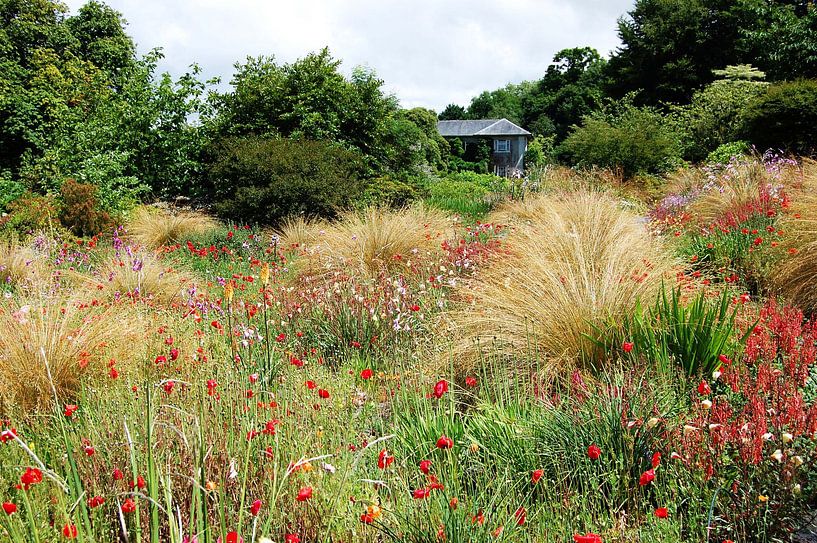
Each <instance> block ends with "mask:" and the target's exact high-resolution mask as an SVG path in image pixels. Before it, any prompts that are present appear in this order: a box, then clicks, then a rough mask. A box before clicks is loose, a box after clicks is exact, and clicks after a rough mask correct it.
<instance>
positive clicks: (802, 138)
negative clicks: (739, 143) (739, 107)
mask: <svg viewBox="0 0 817 543" xmlns="http://www.w3.org/2000/svg"><path fill="white" fill-rule="evenodd" d="M745 116H746V137H747V139H748V140H749V141H751V142H752V143H754V144H755V145H756V146H757V147H758V148H760V149H764V150H765V149H768V148H780V149H783V150H784V151H787V152H792V153H796V154H800V155H808V154H810V153H814V152H815V143H814V142H815V141H817V131H816V130H817V129H815V126H817V81H814V80H805V79H804V80H798V81H791V82H787V83H780V84H777V85H772V86H770V87H769V88H768V89H767V90H766V92H765V94H763V95H761V96H758V97H757V98H755V99H754V100H753V101H752V102H751V103H750V104H749V106H748V108H747V111H746V113H745Z"/></svg>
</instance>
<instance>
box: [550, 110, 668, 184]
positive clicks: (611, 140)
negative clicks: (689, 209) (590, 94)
mask: <svg viewBox="0 0 817 543" xmlns="http://www.w3.org/2000/svg"><path fill="white" fill-rule="evenodd" d="M618 109H619V111H616V112H613V113H599V114H594V115H591V116H588V117H585V119H584V123H583V124H582V126H579V127H574V129H573V131H572V132H571V134H570V135H569V136H568V137H567V139H566V140H565V141H564V142H563V143H562V145H561V155H562V157H563V158H565V159H566V160H567V161H568V162H570V163H571V164H573V165H575V166H580V167H592V166H600V167H602V168H610V169H613V170H619V171H620V172H621V173H622V174H623V175H624V176H625V177H628V178H629V177H633V176H634V175H636V174H655V173H662V172H666V171H669V170H671V169H673V168H674V167H676V166H678V164H679V163H680V160H681V153H680V143H679V140H680V139H679V135H678V134H676V133H675V132H674V131H673V130H672V129H671V128H670V126H669V124H668V123H667V122H665V119H664V118H663V117H662V115H661V114H660V113H659V112H658V111H657V110H655V109H652V108H638V107H634V106H632V105H629V104H626V103H625V104H623V105H619V106H618Z"/></svg>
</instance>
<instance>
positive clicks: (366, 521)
mask: <svg viewBox="0 0 817 543" xmlns="http://www.w3.org/2000/svg"><path fill="white" fill-rule="evenodd" d="M360 522H362V523H363V524H371V523H372V522H374V517H373V516H372V515H370V514H369V513H363V514H361V515H360Z"/></svg>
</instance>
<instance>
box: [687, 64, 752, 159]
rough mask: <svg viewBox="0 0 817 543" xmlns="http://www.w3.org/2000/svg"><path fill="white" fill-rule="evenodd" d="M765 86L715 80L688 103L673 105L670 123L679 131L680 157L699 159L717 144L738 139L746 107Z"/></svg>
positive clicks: (745, 82)
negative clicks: (674, 123) (681, 139)
mask: <svg viewBox="0 0 817 543" xmlns="http://www.w3.org/2000/svg"><path fill="white" fill-rule="evenodd" d="M767 86H768V85H767V84H766V83H763V82H757V81H748V80H734V79H719V80H717V81H714V82H713V83H710V84H709V85H707V86H706V87H704V88H703V89H702V90H700V91H697V92H695V94H693V95H692V100H691V102H690V103H689V104H688V105H685V106H679V107H676V108H674V110H673V113H674V116H675V119H674V122H676V123H677V125H678V130H679V131H680V132H681V133H682V134H683V146H684V157H685V158H688V159H690V160H693V161H700V160H702V159H703V158H705V157H706V156H707V154H708V153H710V152H711V151H713V150H715V149H716V148H717V147H718V146H720V145H723V144H725V143H729V142H733V141H736V140H738V139H740V137H741V135H742V134H743V130H744V113H745V111H746V108H747V106H748V105H749V103H750V102H751V101H752V100H753V99H755V98H757V97H758V96H760V95H761V94H763V93H764V92H765V90H766V87H767ZM728 159H729V157H727V160H726V161H725V162H728ZM725 162H724V163H725Z"/></svg>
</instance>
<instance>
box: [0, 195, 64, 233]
mask: <svg viewBox="0 0 817 543" xmlns="http://www.w3.org/2000/svg"><path fill="white" fill-rule="evenodd" d="M6 209H7V211H8V214H7V215H4V216H2V217H0V229H2V230H3V231H4V232H7V233H16V234H19V235H22V236H26V235H28V234H31V233H33V232H37V231H40V230H45V229H48V228H49V227H51V226H52V225H53V224H54V223H55V222H57V217H58V208H57V202H56V201H55V199H54V198H53V197H51V196H40V195H37V194H33V193H31V192H25V193H23V195H22V196H20V197H19V198H17V199H16V200H14V201H13V202H11V203H10V204H8V205H7V206H6Z"/></svg>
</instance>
